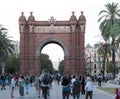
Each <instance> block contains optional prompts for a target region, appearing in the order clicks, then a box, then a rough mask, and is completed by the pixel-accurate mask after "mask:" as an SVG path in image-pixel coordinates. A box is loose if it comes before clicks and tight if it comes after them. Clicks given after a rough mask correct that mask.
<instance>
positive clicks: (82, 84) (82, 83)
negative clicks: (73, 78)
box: [81, 76, 85, 95]
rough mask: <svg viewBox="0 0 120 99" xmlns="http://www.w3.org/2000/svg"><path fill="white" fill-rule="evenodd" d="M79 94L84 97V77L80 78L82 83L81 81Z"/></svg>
mask: <svg viewBox="0 0 120 99" xmlns="http://www.w3.org/2000/svg"><path fill="white" fill-rule="evenodd" d="M81 91H82V92H81V93H82V94H83V95H84V94H85V77H84V76H82V81H81Z"/></svg>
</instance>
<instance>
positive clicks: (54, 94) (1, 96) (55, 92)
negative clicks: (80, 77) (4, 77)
mask: <svg viewBox="0 0 120 99" xmlns="http://www.w3.org/2000/svg"><path fill="white" fill-rule="evenodd" d="M96 87H97V85H94V90H93V99H114V97H115V95H113V94H110V93H107V92H104V91H101V90H99V89H97V88H96ZM102 87H114V88H116V87H120V86H119V85H116V84H110V83H107V84H106V83H104V84H102ZM10 91H11V90H10V88H9V87H7V88H6V90H0V99H11V97H10ZM14 96H15V98H13V99H43V97H42V96H41V97H40V98H38V96H37V95H36V91H35V87H34V86H32V87H30V92H29V94H28V95H26V94H25V96H24V97H20V95H19V90H18V88H16V89H15V92H14ZM48 99H62V87H61V85H57V83H55V82H53V86H52V88H51V90H50V96H49V97H48ZM69 99H73V98H72V96H70V98H69ZM80 99H85V95H80Z"/></svg>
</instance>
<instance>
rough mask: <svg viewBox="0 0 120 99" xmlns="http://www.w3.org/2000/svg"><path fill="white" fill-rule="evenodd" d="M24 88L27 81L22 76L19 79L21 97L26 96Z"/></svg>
mask: <svg viewBox="0 0 120 99" xmlns="http://www.w3.org/2000/svg"><path fill="white" fill-rule="evenodd" d="M24 86H25V79H24V76H23V75H22V76H21V77H20V78H19V93H20V96H24Z"/></svg>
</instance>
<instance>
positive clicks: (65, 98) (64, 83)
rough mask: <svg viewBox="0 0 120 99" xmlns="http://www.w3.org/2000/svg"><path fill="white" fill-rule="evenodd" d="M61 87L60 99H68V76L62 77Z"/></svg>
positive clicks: (69, 87)
mask: <svg viewBox="0 0 120 99" xmlns="http://www.w3.org/2000/svg"><path fill="white" fill-rule="evenodd" d="M61 85H62V99H69V94H70V91H71V86H70V85H71V81H70V79H69V78H68V76H64V77H63V79H62V82H61Z"/></svg>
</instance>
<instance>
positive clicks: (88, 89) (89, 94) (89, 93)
mask: <svg viewBox="0 0 120 99" xmlns="http://www.w3.org/2000/svg"><path fill="white" fill-rule="evenodd" d="M86 81H87V83H86V85H85V91H86V96H85V99H88V97H90V99H92V95H93V83H92V80H91V78H90V77H87V80H86Z"/></svg>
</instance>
